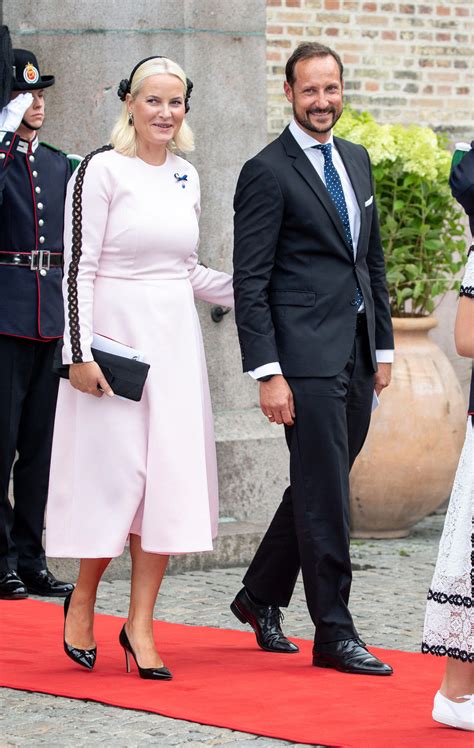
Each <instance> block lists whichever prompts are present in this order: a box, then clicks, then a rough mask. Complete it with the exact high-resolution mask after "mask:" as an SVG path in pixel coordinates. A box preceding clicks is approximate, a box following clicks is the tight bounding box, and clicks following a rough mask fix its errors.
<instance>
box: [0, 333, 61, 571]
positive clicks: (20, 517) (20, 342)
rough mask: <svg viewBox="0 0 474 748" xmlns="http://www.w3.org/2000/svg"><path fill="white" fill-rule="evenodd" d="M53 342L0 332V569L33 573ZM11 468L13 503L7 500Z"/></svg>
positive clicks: (52, 386) (44, 490)
mask: <svg viewBox="0 0 474 748" xmlns="http://www.w3.org/2000/svg"><path fill="white" fill-rule="evenodd" d="M55 346H56V341H51V342H49V341H48V342H44V343H43V342H40V341H35V340H26V339H23V338H15V337H12V336H7V335H0V361H1V366H0V573H1V572H3V571H6V570H7V569H17V570H18V571H19V572H21V571H39V570H41V569H44V568H45V566H46V559H45V553H44V549H43V544H42V534H43V522H44V511H45V507H46V499H47V496H48V482H49V465H50V459H51V444H52V438H53V427H54V414H55V409H56V398H57V392H58V382H59V380H58V377H57V376H55V375H54V374H53V373H52V364H53V353H54V349H55ZM16 452H18V459H17V460H16V462H15V465H14V467H13V497H14V507H12V505H11V504H10V501H9V499H8V486H9V482H10V475H11V469H12V465H13V463H14V460H15V454H16Z"/></svg>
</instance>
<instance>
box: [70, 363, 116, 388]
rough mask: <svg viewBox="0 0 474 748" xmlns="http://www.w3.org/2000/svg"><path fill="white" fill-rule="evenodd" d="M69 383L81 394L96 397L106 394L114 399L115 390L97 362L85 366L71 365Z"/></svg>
mask: <svg viewBox="0 0 474 748" xmlns="http://www.w3.org/2000/svg"><path fill="white" fill-rule="evenodd" d="M69 381H70V382H71V384H72V386H73V387H74V388H75V389H76V390H79V391H80V392H85V393H87V394H88V395H93V396H94V397H102V395H103V394H104V393H105V394H106V395H108V396H109V397H113V394H114V393H113V390H112V388H111V386H110V385H109V383H108V382H107V380H106V378H105V377H104V375H103V374H102V371H101V369H100V366H99V365H98V364H96V362H95V361H88V362H87V363H85V364H71V365H70V366H69Z"/></svg>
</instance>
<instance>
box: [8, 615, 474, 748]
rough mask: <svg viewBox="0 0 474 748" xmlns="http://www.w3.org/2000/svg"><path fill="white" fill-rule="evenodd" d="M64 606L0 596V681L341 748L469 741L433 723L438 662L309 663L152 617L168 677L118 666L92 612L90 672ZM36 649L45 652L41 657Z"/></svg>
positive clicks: (111, 631) (393, 655)
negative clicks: (357, 671)
mask: <svg viewBox="0 0 474 748" xmlns="http://www.w3.org/2000/svg"><path fill="white" fill-rule="evenodd" d="M62 616H63V613H62V608H61V607H60V606H57V605H53V604H49V603H44V602H38V601H34V600H24V601H15V602H9V601H5V600H2V601H0V646H1V657H0V685H1V686H6V687H8V688H17V689H20V690H25V691H39V692H42V693H50V694H55V695H57V696H68V697H70V698H76V699H89V700H93V701H100V702H102V703H104V704H111V705H112V706H118V707H123V708H126V709H141V710H144V711H147V712H156V713H157V714H162V715H165V716H167V717H175V718H178V719H185V720H190V721H192V722H200V723H203V724H208V725H216V726H218V727H228V728H231V729H233V730H241V731H243V732H249V733H254V734H257V735H266V736H268V737H273V738H282V739H285V740H292V741H295V742H299V743H310V744H311V743H319V744H323V745H327V746H340V747H344V748H425V747H426V748H428V747H429V748H438V746H446V747H447V746H450V748H455V747H456V746H468V745H472V742H471V741H472V738H471V736H470V735H469V733H467V732H461V731H457V730H452V729H449V728H445V727H443V726H441V725H436V724H435V723H434V722H432V720H431V704H432V698H433V694H434V692H435V691H436V690H437V687H438V684H439V681H440V678H441V672H442V670H443V666H444V661H443V660H442V659H438V658H434V657H430V656H426V655H421V654H409V653H406V652H398V651H396V650H392V651H386V650H378V654H379V656H381V657H385V658H386V659H387V661H388V662H390V663H391V664H392V665H393V667H394V669H395V675H393V676H391V677H389V678H375V677H370V676H353V675H345V674H340V673H336V672H334V671H331V670H321V669H319V668H313V667H311V666H310V662H311V659H310V655H311V642H308V641H300V642H299V644H300V646H301V653H300V654H297V655H273V654H268V653H265V652H261V651H260V650H258V649H257V648H256V645H255V639H254V637H253V634H251V633H248V634H247V633H242V632H239V631H228V630H222V629H211V628H203V627H193V626H182V625H177V624H171V623H156V639H157V641H158V642H159V649H160V654H161V655H162V657H163V659H164V661H165V663H166V664H167V665H168V667H170V669H171V670H172V671H173V675H174V679H173V680H172V681H170V682H164V683H163V682H162V683H157V682H150V681H143V680H141V679H140V678H139V677H138V674H137V671H136V669H135V666H134V665H133V668H134V669H133V670H132V673H130V674H129V675H127V673H126V672H125V658H124V656H123V651H122V649H121V648H119V645H118V641H117V637H118V633H119V631H120V628H121V626H122V623H123V621H122V619H120V618H116V617H113V616H103V615H98V616H97V618H96V628H95V631H96V637H97V642H98V658H97V662H96V666H95V669H94V671H93V672H88V671H86V670H84V669H81V668H80V667H79V666H76V665H74V663H72V662H71V661H70V660H68V659H67V657H66V656H65V654H64V653H63V650H62V641H61V639H62ZM38 653H42V654H40V655H39V656H38Z"/></svg>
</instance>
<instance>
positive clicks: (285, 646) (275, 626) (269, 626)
mask: <svg viewBox="0 0 474 748" xmlns="http://www.w3.org/2000/svg"><path fill="white" fill-rule="evenodd" d="M230 609H231V611H232V613H233V614H234V616H235V617H236V618H238V619H239V621H241V623H249V624H250V625H251V627H252V628H253V630H254V631H255V635H256V637H257V644H258V646H259V647H260V648H261V649H264V650H265V652H280V653H282V654H292V653H294V652H299V649H298V647H297V646H296V644H293V642H290V641H288V639H287V638H286V636H285V635H284V633H283V631H282V630H281V621H282V619H283V613H282V612H281V610H280V608H278V606H276V605H257V604H256V603H254V602H253V600H251V599H250V597H249V595H248V593H247V590H246V589H245V587H243V588H242V589H241V590H240V592H239V593H238V595H237V597H236V598H235V600H234V602H233V603H231V606H230Z"/></svg>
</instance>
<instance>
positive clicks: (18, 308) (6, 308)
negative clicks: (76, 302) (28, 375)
mask: <svg viewBox="0 0 474 748" xmlns="http://www.w3.org/2000/svg"><path fill="white" fill-rule="evenodd" d="M71 173H72V166H71V162H70V161H69V160H68V158H67V157H66V156H65V155H64V154H63V153H61V152H60V151H56V150H55V149H53V148H52V147H50V146H47V145H45V144H43V143H39V142H38V138H37V137H36V138H34V140H33V141H31V142H28V141H26V140H22V139H21V138H20V137H19V136H18V135H17V134H15V133H8V132H6V133H5V132H0V335H13V336H16V337H21V338H29V339H32V340H51V339H53V338H59V337H61V336H62V333H63V327H64V316H63V300H62V293H61V284H62V274H63V273H62V268H61V267H59V266H55V267H50V269H49V270H48V269H47V264H48V263H47V253H48V252H50V253H52V254H56V253H62V252H63V225H64V200H65V196H66V185H67V182H68V180H69V177H70V176H71ZM12 256H13V259H14V261H16V260H18V261H19V260H20V259H21V261H22V262H23V261H25V260H27V258H32V260H33V261H32V262H31V265H32V266H33V268H32V269H31V268H30V267H24V266H15V265H13V264H10V263H11V261H12ZM2 260H3V262H2ZM7 260H8V261H9V262H8V264H7ZM28 261H29V259H28Z"/></svg>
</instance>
